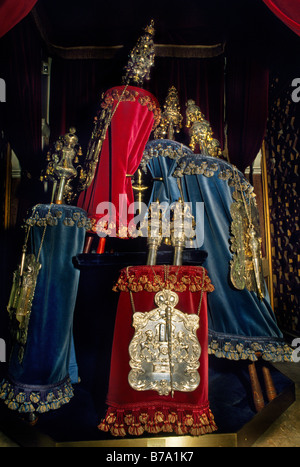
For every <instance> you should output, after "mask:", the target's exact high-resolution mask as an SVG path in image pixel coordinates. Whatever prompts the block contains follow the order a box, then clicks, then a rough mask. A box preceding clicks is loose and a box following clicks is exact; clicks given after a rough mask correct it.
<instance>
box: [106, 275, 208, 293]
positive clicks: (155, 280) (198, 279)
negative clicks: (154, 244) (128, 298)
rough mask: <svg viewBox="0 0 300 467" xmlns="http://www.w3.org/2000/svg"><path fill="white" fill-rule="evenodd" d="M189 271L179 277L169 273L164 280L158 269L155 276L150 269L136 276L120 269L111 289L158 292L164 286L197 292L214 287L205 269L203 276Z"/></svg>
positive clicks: (176, 290) (179, 290) (206, 290)
mask: <svg viewBox="0 0 300 467" xmlns="http://www.w3.org/2000/svg"><path fill="white" fill-rule="evenodd" d="M204 271H205V270H204ZM189 272H190V273H189V274H183V275H181V276H180V277H177V276H176V274H173V273H169V274H168V278H167V280H165V279H164V277H161V275H160V271H159V272H157V271H156V276H155V277H153V276H152V274H151V273H150V271H149V273H150V274H148V273H146V271H145V273H144V274H141V275H140V276H137V274H136V273H134V272H133V273H132V272H130V269H129V271H128V274H127V273H126V270H122V271H121V274H120V277H119V279H118V281H117V283H116V284H115V285H114V287H113V290H114V291H115V292H117V291H121V292H129V291H132V292H141V291H143V290H145V291H147V292H158V291H159V290H161V289H162V288H164V289H167V290H173V291H175V292H185V291H186V290H188V291H190V292H199V291H202V290H203V291H204V292H213V291H214V289H215V288H214V286H213V284H212V283H211V280H210V278H209V277H208V275H207V273H206V271H205V273H204V274H205V276H204V278H203V275H202V274H197V273H196V272H195V271H194V274H193V271H189ZM162 274H163V271H162Z"/></svg>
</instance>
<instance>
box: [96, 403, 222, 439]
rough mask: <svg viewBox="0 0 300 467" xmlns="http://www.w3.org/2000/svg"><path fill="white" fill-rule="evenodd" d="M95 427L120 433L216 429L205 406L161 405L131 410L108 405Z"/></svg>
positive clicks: (192, 432)
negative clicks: (172, 407)
mask: <svg viewBox="0 0 300 467" xmlns="http://www.w3.org/2000/svg"><path fill="white" fill-rule="evenodd" d="M98 428H99V430H101V431H105V432H109V431H110V432H111V434H112V435H113V436H122V437H124V436H126V435H132V436H141V435H142V434H144V433H145V432H146V433H152V434H153V433H154V434H157V433H161V432H162V433H176V435H187V434H189V435H192V436H199V435H204V434H207V433H212V432H214V431H216V430H217V429H218V428H217V426H216V424H215V421H214V416H213V414H212V412H211V411H210V409H209V408H205V409H203V408H196V409H194V410H190V409H189V410H184V409H170V408H165V407H150V408H149V407H148V408H143V407H141V408H140V409H134V410H124V409H115V408H114V407H109V408H108V410H107V412H106V416H105V417H104V419H103V420H102V421H101V423H100V424H99V425H98Z"/></svg>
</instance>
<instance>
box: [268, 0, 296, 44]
mask: <svg viewBox="0 0 300 467" xmlns="http://www.w3.org/2000/svg"><path fill="white" fill-rule="evenodd" d="M263 2H264V3H265V4H266V5H267V6H268V7H269V8H270V10H271V11H272V12H273V13H274V14H275V15H276V16H277V17H278V18H279V19H281V21H283V22H284V24H286V25H287V26H288V27H289V28H290V29H291V30H292V31H294V32H295V33H296V34H297V35H298V36H300V1H299V0H289V1H288V2H287V1H286V0H263Z"/></svg>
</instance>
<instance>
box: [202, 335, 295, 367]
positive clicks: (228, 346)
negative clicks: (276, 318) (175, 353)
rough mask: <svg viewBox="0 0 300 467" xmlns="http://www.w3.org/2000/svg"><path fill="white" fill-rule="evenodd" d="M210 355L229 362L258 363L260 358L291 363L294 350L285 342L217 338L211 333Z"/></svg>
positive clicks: (266, 339) (265, 339)
mask: <svg viewBox="0 0 300 467" xmlns="http://www.w3.org/2000/svg"><path fill="white" fill-rule="evenodd" d="M208 337H209V342H208V354H209V355H214V356H215V357H217V358H227V359H229V360H251V361H257V360H258V356H259V357H261V358H262V359H263V360H266V361H269V362H291V361H293V360H292V352H293V349H292V348H291V347H290V346H289V345H288V344H286V343H285V342H284V341H280V340H272V339H271V338H270V339H268V338H263V339H260V338H255V337H253V339H250V338H243V337H242V336H221V337H219V336H215V335H213V336H212V335H210V333H209V336H208Z"/></svg>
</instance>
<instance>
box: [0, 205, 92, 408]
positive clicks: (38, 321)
mask: <svg viewBox="0 0 300 467" xmlns="http://www.w3.org/2000/svg"><path fill="white" fill-rule="evenodd" d="M87 222H88V221H87V215H86V213H85V211H83V210H82V209H80V208H77V207H74V206H66V205H43V204H41V205H37V206H35V207H34V208H33V209H32V212H31V213H30V216H29V217H28V219H27V220H26V223H27V224H29V225H31V226H32V227H31V229H30V235H29V244H28V252H31V253H34V254H35V255H36V256H37V255H38V251H39V249H40V245H41V241H42V238H43V234H45V235H44V239H43V242H42V248H41V253H40V258H39V262H40V263H41V265H42V267H41V270H40V272H39V275H38V280H37V285H36V290H35V295H34V299H33V303H32V309H31V314H30V321H29V326H28V337H27V343H26V346H25V352H24V357H23V360H22V362H21V363H20V361H19V359H18V350H19V344H17V343H15V345H14V346H13V349H12V354H11V358H10V361H9V365H8V377H7V379H6V381H4V382H3V383H2V385H1V387H0V397H1V398H2V399H4V400H5V402H6V403H7V404H8V406H9V408H11V409H15V410H18V411H20V412H33V411H37V412H46V411H48V410H51V409H55V408H58V407H60V406H61V405H62V404H63V403H66V402H68V401H69V400H70V397H71V396H72V384H71V383H72V382H74V383H75V382H78V368H77V363H76V355H75V348H74V342H73V313H74V308H75V302H76V296H77V288H78V282H79V270H78V269H76V268H75V266H74V264H73V258H74V257H75V256H76V255H77V254H79V253H81V252H82V250H83V246H84V239H85V232H86V226H87ZM45 223H46V224H47V227H46V230H45V229H44V226H45ZM12 394H14V396H13V397H12Z"/></svg>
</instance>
